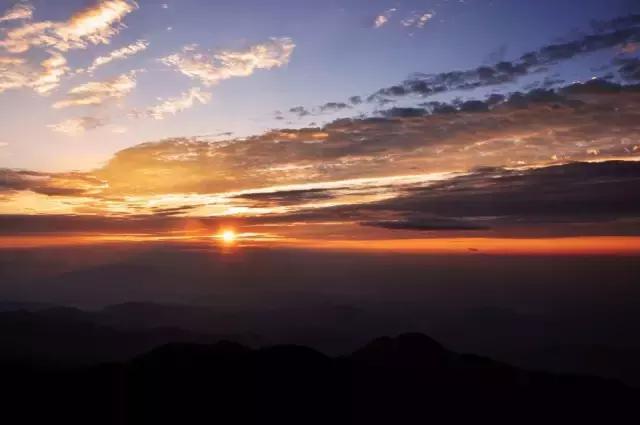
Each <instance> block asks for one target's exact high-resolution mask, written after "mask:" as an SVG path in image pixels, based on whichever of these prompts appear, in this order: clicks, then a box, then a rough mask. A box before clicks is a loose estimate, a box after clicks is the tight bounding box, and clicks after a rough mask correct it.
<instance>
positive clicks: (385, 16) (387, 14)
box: [373, 8, 397, 28]
mask: <svg viewBox="0 0 640 425" xmlns="http://www.w3.org/2000/svg"><path fill="white" fill-rule="evenodd" d="M396 10H397V9H396V8H392V9H387V10H385V11H384V12H383V13H381V14H380V15H378V16H376V17H375V19H374V20H373V27H374V28H382V27H383V26H385V25H386V24H387V23H388V22H389V19H390V18H391V15H393V13H394V12H395V11H396Z"/></svg>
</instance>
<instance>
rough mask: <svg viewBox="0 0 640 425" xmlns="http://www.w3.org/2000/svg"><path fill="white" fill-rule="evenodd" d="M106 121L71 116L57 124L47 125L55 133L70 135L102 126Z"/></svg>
mask: <svg viewBox="0 0 640 425" xmlns="http://www.w3.org/2000/svg"><path fill="white" fill-rule="evenodd" d="M105 124H106V122H105V121H104V120H102V119H100V118H96V117H80V118H71V119H68V120H65V121H62V122H59V123H57V124H51V125H48V126H47V127H49V128H50V129H51V130H53V131H55V132H57V133H64V134H68V135H71V136H75V135H78V134H82V133H84V132H85V131H87V130H93V129H95V128H98V127H102V126H104V125H105Z"/></svg>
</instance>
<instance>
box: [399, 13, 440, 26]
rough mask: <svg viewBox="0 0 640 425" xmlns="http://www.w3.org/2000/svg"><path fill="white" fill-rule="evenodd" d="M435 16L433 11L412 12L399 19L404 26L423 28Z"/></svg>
mask: <svg viewBox="0 0 640 425" xmlns="http://www.w3.org/2000/svg"><path fill="white" fill-rule="evenodd" d="M434 16H435V13H434V12H426V13H414V14H413V15H411V16H409V17H408V18H405V19H403V20H402V21H401V24H402V25H403V26H405V27H415V28H424V26H425V25H426V24H427V22H429V21H430V20H431V19H433V17H434Z"/></svg>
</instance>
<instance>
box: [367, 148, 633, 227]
mask: <svg viewBox="0 0 640 425" xmlns="http://www.w3.org/2000/svg"><path fill="white" fill-rule="evenodd" d="M638 183H640V162H635V161H633V162H625V161H608V162H601V163H570V164H564V165H556V166H549V167H542V168H536V169H525V170H505V169H502V168H497V169H482V170H478V171H476V172H472V173H470V174H467V175H464V176H460V177H455V178H453V179H450V180H446V181H441V182H436V183H434V184H433V185H431V186H429V187H424V188H416V189H411V190H408V191H407V193H406V194H405V195H403V196H399V197H397V198H394V199H390V200H385V201H382V202H379V203H377V204H373V205H367V206H364V207H363V209H366V210H367V211H368V213H369V214H373V215H376V214H382V215H383V216H388V215H389V214H390V213H392V214H398V215H400V216H401V217H403V216H404V217H406V218H403V219H400V221H398V222H395V221H391V222H384V221H383V222H367V223H365V224H368V225H377V226H381V227H386V228H412V226H411V224H416V219H415V217H418V219H417V222H418V223H420V220H422V219H425V218H426V225H425V230H430V229H428V227H429V226H430V225H431V224H430V223H433V220H434V218H433V217H436V218H437V217H444V218H445V222H444V223H445V224H444V225H443V226H442V227H447V225H446V223H447V221H448V220H451V221H453V222H459V223H464V225H461V226H460V228H461V229H462V228H463V227H465V226H466V225H469V226H470V227H469V228H474V227H477V228H482V227H499V226H503V227H504V226H528V225H539V224H545V223H549V224H553V223H560V224H562V223H564V224H567V223H589V222H602V221H618V220H624V219H637V218H638V217H640V195H638V194H636V192H637V190H635V189H634V188H636V187H637V185H638ZM412 217H414V218H412ZM396 223H398V224H396ZM436 223H437V219H436ZM478 223H481V224H480V225H479V224H478ZM405 225H406V226H405ZM451 227H452V228H453V227H456V226H451ZM413 228H414V229H418V228H419V225H418V226H413Z"/></svg>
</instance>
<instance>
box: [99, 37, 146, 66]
mask: <svg viewBox="0 0 640 425" xmlns="http://www.w3.org/2000/svg"><path fill="white" fill-rule="evenodd" d="M147 47H149V42H148V41H146V40H138V41H136V42H135V43H132V44H129V45H128V46H125V47H122V48H120V49H117V50H114V51H112V52H111V53H109V54H108V55H105V56H98V57H97V58H95V59H94V61H93V63H92V64H91V66H89V67H88V68H87V72H94V71H95V70H96V69H98V68H99V67H101V66H104V65H106V64H108V63H110V62H113V61H116V60H122V59H126V58H128V57H130V56H133V55H135V54H136V53H140V52H142V51H143V50H145V49H146V48H147Z"/></svg>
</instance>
